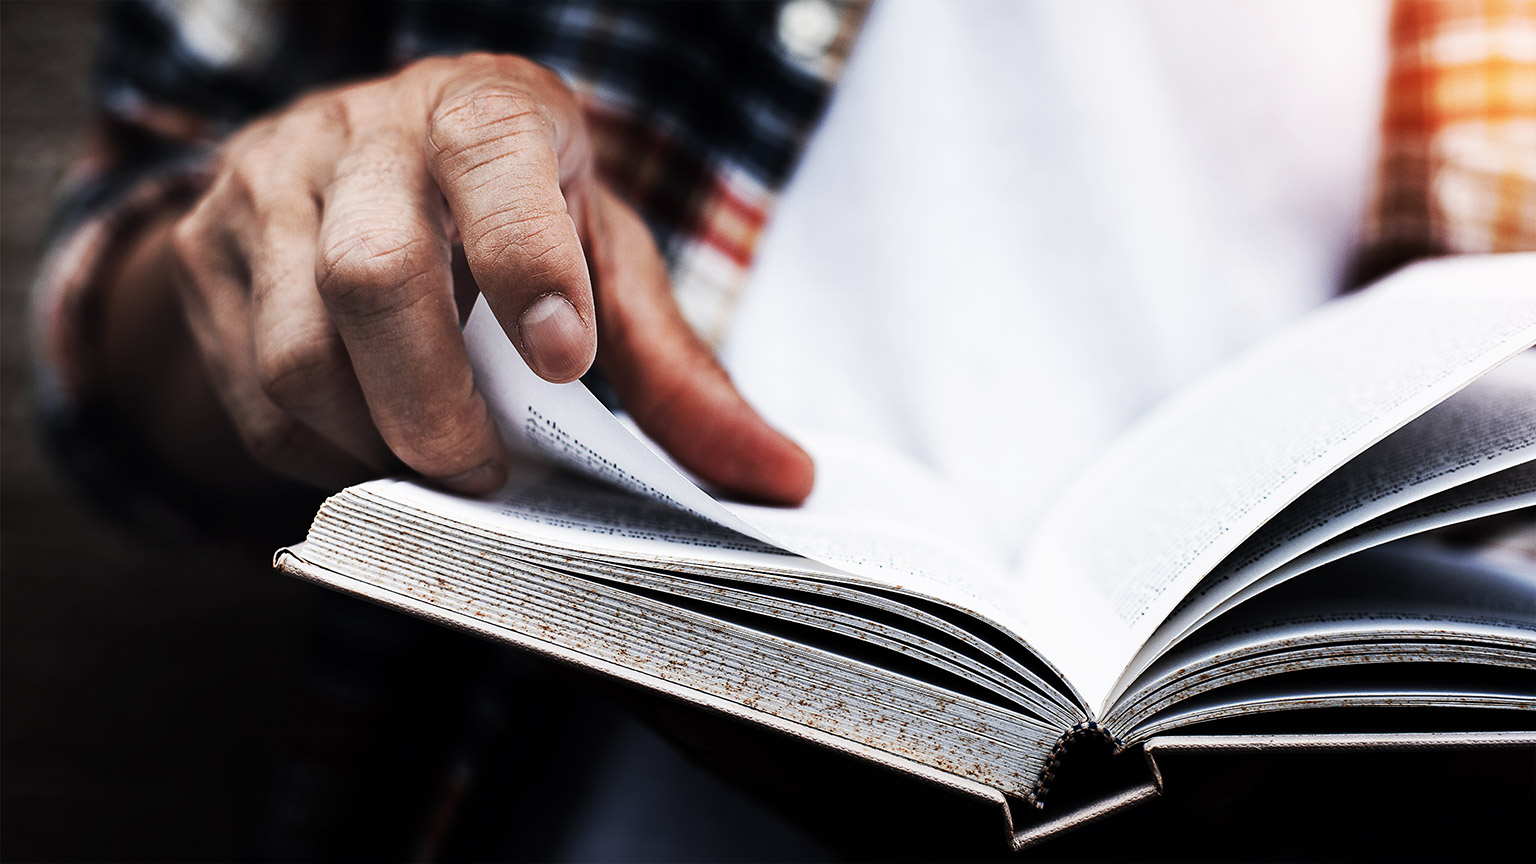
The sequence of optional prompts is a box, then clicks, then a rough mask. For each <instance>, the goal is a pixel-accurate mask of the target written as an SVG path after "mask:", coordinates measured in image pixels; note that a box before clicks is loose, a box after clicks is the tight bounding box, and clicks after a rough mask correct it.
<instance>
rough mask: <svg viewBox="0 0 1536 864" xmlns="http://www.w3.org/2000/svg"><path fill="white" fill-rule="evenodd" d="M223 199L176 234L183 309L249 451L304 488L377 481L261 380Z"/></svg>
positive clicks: (186, 221) (247, 303) (191, 218)
mask: <svg viewBox="0 0 1536 864" xmlns="http://www.w3.org/2000/svg"><path fill="white" fill-rule="evenodd" d="M218 205H219V201H218V198H217V196H210V198H209V199H208V200H205V202H204V204H203V205H202V206H200V207H199V208H198V210H196V211H194V212H193V213H192V214H191V215H190V216H188V217H187V218H186V219H184V220H182V222H181V223H180V224H178V225H177V227H176V229H175V230H174V231H173V233H172V247H173V259H174V261H175V263H176V283H177V288H178V290H179V292H180V294H181V296H182V307H183V309H184V310H185V312H186V316H187V323H188V326H189V328H190V329H191V331H192V334H193V339H194V341H195V342H196V344H197V348H198V351H199V353H200V354H201V356H202V359H203V363H204V365H205V366H206V368H207V370H208V375H209V379H210V381H211V382H212V385H213V388H214V390H215V392H216V393H217V394H218V397H219V400H220V402H221V403H222V405H223V406H224V409H225V411H226V413H227V414H228V415H229V417H230V420H231V422H232V423H233V425H234V426H235V428H236V430H237V431H238V432H239V435H240V438H241V441H242V443H243V444H244V446H245V449H246V450H247V451H248V452H249V453H250V455H251V456H252V458H254V459H255V460H256V462H258V463H259V464H261V465H262V466H263V467H265V468H267V469H268V470H271V471H274V472H276V473H278V474H282V475H284V476H287V477H290V478H292V479H294V480H298V481H300V482H302V483H305V484H308V485H314V486H320V487H323V488H328V489H339V488H342V487H343V486H346V485H349V484H351V483H355V482H357V481H359V480H363V479H366V478H367V477H368V476H370V475H371V473H372V472H370V471H369V470H368V469H367V467H366V466H364V465H362V464H360V463H358V462H357V461H356V460H354V459H352V458H351V457H349V456H348V455H347V454H346V453H344V452H343V451H341V450H340V449H338V448H337V447H336V446H335V445H333V444H331V443H330V442H328V441H326V440H325V439H324V438H323V437H321V436H320V435H319V434H317V433H316V432H314V430H312V429H309V428H308V427H306V426H304V425H303V424H302V423H299V422H298V421H297V420H295V419H294V418H292V417H290V416H288V414H287V413H286V412H284V411H283V410H281V409H280V408H278V407H277V406H276V405H274V404H273V403H272V402H271V400H269V399H268V398H267V396H266V394H265V393H264V392H263V391H262V388H261V385H260V382H259V380H258V378H257V374H256V354H255V346H254V342H253V337H252V333H251V308H250V298H249V296H248V293H247V290H246V286H245V284H244V279H243V275H244V267H243V266H241V265H240V264H239V262H238V261H237V260H236V252H235V249H236V248H237V246H238V244H237V243H236V242H235V241H234V239H233V238H232V237H231V236H230V235H228V234H226V233H224V232H222V231H219V230H216V229H214V228H213V227H211V226H213V225H217V224H220V223H222V222H224V221H225V220H222V219H218V218H216V217H215V216H214V215H213V214H210V213H209V212H208V211H209V210H210V209H217V208H218Z"/></svg>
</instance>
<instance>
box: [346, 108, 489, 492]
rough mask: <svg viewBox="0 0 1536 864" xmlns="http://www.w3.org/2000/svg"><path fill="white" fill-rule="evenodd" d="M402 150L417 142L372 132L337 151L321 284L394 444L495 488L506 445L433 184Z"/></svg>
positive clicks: (406, 458)
mask: <svg viewBox="0 0 1536 864" xmlns="http://www.w3.org/2000/svg"><path fill="white" fill-rule="evenodd" d="M402 147H405V148H406V149H404V150H402V149H401V148H402ZM402 152H404V153H408V154H409V153H413V152H414V151H413V150H412V149H410V147H409V145H406V144H405V142H403V141H399V140H394V139H383V138H381V139H375V140H373V141H371V142H366V143H363V144H361V145H360V146H359V147H358V148H357V149H355V150H353V151H352V152H351V153H349V154H348V155H347V156H345V157H343V159H342V160H341V162H340V163H338V165H337V174H336V178H335V180H333V181H332V183H331V184H330V186H329V187H327V189H326V190H325V195H324V201H323V204H322V213H323V215H322V217H321V227H320V242H319V250H320V254H319V259H318V267H319V271H318V275H317V279H318V281H317V283H316V284H317V287H318V288H319V292H320V296H321V298H322V300H323V302H324V304H325V307H326V309H327V311H329V313H330V315H331V319H332V321H333V322H334V323H335V325H336V329H337V331H338V332H339V333H340V334H341V339H342V342H343V343H344V344H345V346H346V349H347V354H348V355H349V356H350V358H351V361H352V368H353V370H354V371H355V372H356V373H357V380H358V383H359V384H360V385H361V387H362V391H363V395H364V398H365V399H366V400H367V403H368V410H369V413H370V416H371V417H372V418H373V423H374V426H375V427H377V428H378V430H379V433H380V434H381V435H382V436H383V438H384V441H385V443H386V444H388V445H389V448H390V450H391V451H393V452H394V453H395V455H396V456H398V457H400V459H401V460H402V461H403V462H405V464H407V465H409V466H411V467H412V468H414V469H415V470H417V471H419V472H420V473H422V474H423V475H425V476H427V477H430V478H433V479H436V480H438V481H439V482H441V483H443V484H444V485H445V486H448V487H449V488H452V489H454V490H456V491H460V492H465V493H470V494H480V493H485V492H490V491H493V490H494V489H496V488H498V487H499V486H500V485H501V484H502V482H504V480H505V477H506V466H507V464H508V459H507V454H506V450H505V445H504V444H503V443H502V440H501V435H500V433H499V432H498V431H497V429H496V423H495V421H494V420H493V419H492V417H491V414H490V410H489V409H488V408H487V407H486V404H485V400H484V399H483V398H481V396H480V393H479V391H478V390H476V389H475V383H474V375H473V373H472V372H471V371H470V366H469V355H468V352H467V351H466V349H465V347H464V338H463V335H462V334H461V333H460V331H459V326H458V312H457V310H456V308H455V306H454V299H453V285H452V275H451V273H450V270H449V251H448V241H447V239H446V237H445V236H444V234H443V231H442V227H441V215H440V209H439V208H441V206H442V205H441V203H440V198H439V197H438V192H437V189H436V188H435V187H434V186H433V185H432V183H431V180H430V178H428V177H427V176H426V174H425V172H424V171H423V170H422V169H421V168H420V165H419V163H417V162H415V161H414V160H409V159H406V160H402V159H401V158H400V154H401V153H402Z"/></svg>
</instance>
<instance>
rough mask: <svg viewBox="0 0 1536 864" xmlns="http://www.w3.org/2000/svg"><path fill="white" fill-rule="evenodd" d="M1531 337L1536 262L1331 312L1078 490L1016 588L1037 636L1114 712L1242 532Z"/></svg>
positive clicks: (1252, 355) (1143, 427)
mask: <svg viewBox="0 0 1536 864" xmlns="http://www.w3.org/2000/svg"><path fill="white" fill-rule="evenodd" d="M1533 343H1536V255H1518V256H1516V255H1507V256H1485V257H1477V258H1464V259H1454V260H1446V261H1440V262H1432V263H1429V264H1421V265H1417V266H1415V267H1412V268H1409V269H1408V270H1405V271H1403V272H1402V273H1399V274H1397V275H1395V276H1393V277H1391V278H1388V279H1386V280H1383V281H1382V282H1380V283H1378V284H1376V285H1374V286H1372V287H1371V288H1369V289H1367V290H1365V291H1363V292H1361V293H1359V294H1357V295H1354V296H1351V297H1347V298H1344V299H1342V300H1338V301H1335V302H1333V303H1330V304H1328V305H1327V306H1325V307H1323V308H1322V309H1320V310H1318V311H1317V312H1315V313H1313V314H1312V315H1311V316H1309V317H1308V318H1307V319H1305V320H1303V321H1302V322H1300V323H1299V324H1298V325H1297V326H1295V327H1292V328H1290V329H1288V330H1286V331H1284V332H1282V333H1280V334H1279V335H1278V336H1277V337H1275V338H1273V339H1271V340H1269V341H1267V342H1265V343H1263V344H1261V345H1259V346H1258V347H1257V348H1255V349H1254V350H1252V351H1250V352H1248V353H1247V354H1245V355H1244V356H1242V357H1239V358H1238V359H1237V360H1236V361H1234V362H1232V363H1230V364H1228V365H1227V366H1226V367H1225V368H1224V369H1222V370H1221V371H1220V372H1218V373H1217V374H1215V375H1213V376H1211V377H1209V378H1206V379H1204V380H1203V381H1201V382H1200V383H1198V384H1197V385H1196V386H1195V387H1193V388H1192V389H1190V390H1188V391H1185V392H1184V393H1183V394H1182V395H1180V396H1179V397H1178V398H1176V399H1175V400H1174V401H1172V402H1170V403H1168V404H1166V405H1165V406H1164V407H1163V408H1161V409H1159V410H1157V411H1156V412H1154V413H1153V414H1152V415H1150V416H1149V417H1148V418H1147V419H1146V420H1144V421H1143V422H1141V423H1140V424H1138V425H1137V426H1136V427H1135V428H1134V429H1133V430H1132V431H1131V432H1130V433H1129V434H1128V435H1127V436H1126V437H1124V438H1122V439H1121V442H1120V444H1119V445H1117V446H1116V447H1115V449H1114V450H1112V451H1111V452H1110V454H1109V455H1107V456H1106V457H1105V458H1104V459H1102V460H1101V461H1099V462H1098V463H1096V465H1095V467H1094V468H1093V469H1091V470H1090V472H1089V473H1088V475H1087V476H1086V477H1085V478H1084V479H1083V481H1082V482H1080V483H1078V484H1076V485H1074V487H1073V488H1072V490H1070V491H1069V492H1068V493H1067V495H1066V496H1065V498H1064V499H1063V501H1062V503H1061V504H1060V505H1058V506H1057V507H1056V508H1055V509H1054V510H1053V512H1052V514H1051V515H1050V516H1049V517H1047V519H1046V520H1045V522H1044V523H1043V524H1042V526H1041V529H1040V530H1039V531H1038V532H1036V534H1035V536H1034V538H1033V542H1032V544H1031V548H1030V553H1029V555H1028V556H1027V557H1026V559H1025V563H1024V567H1023V570H1022V573H1021V578H1020V580H1019V583H1018V586H1017V590H1016V591H1015V592H1014V594H1013V597H1012V598H1011V599H1012V602H1013V603H1014V604H1015V605H1016V606H1020V607H1026V608H1027V607H1031V606H1032V607H1034V611H1035V612H1036V613H1037V614H1036V615H1033V616H1032V617H1033V618H1035V619H1036V620H1039V621H1041V622H1042V624H1043V626H1042V627H1041V629H1039V630H1037V631H1035V632H1031V633H1030V634H1029V635H1030V639H1031V641H1032V642H1034V644H1036V645H1037V646H1039V647H1040V648H1042V649H1043V650H1044V651H1045V653H1046V654H1047V655H1048V656H1050V658H1051V659H1052V660H1053V661H1054V662H1056V663H1057V664H1058V665H1060V666H1061V667H1063V669H1064V671H1065V672H1066V674H1067V677H1068V678H1070V679H1071V680H1072V682H1073V683H1074V684H1075V685H1076V686H1077V687H1078V688H1079V690H1080V692H1081V693H1082V694H1083V695H1084V696H1085V697H1086V698H1087V699H1088V700H1089V702H1090V704H1100V705H1102V704H1103V702H1104V701H1105V698H1106V697H1107V695H1108V694H1109V693H1110V691H1111V688H1112V687H1113V685H1114V682H1115V680H1116V679H1117V678H1118V677H1119V676H1120V674H1121V672H1122V671H1123V669H1124V667H1125V665H1126V664H1127V663H1128V662H1129V661H1130V660H1131V658H1132V657H1133V655H1134V654H1135V653H1136V650H1137V649H1138V648H1139V646H1140V645H1141V644H1142V643H1143V642H1144V641H1145V640H1146V639H1147V638H1148V637H1149V636H1150V635H1151V634H1152V632H1153V631H1154V630H1155V629H1156V628H1157V626H1158V625H1159V624H1160V623H1161V622H1162V621H1163V619H1164V618H1165V617H1166V616H1167V615H1168V614H1169V613H1170V612H1172V610H1173V608H1174V606H1175V605H1177V604H1178V602H1179V601H1180V600H1182V599H1183V597H1184V596H1185V595H1186V594H1187V593H1188V592H1189V591H1190V590H1191V589H1192V588H1194V587H1195V585H1196V584H1197V583H1198V582H1199V581H1200V579H1201V577H1203V576H1204V575H1205V574H1206V573H1208V572H1209V571H1210V570H1211V569H1212V568H1213V567H1215V566H1216V564H1217V563H1218V562H1220V561H1221V559H1222V558H1224V557H1226V556H1227V555H1228V554H1229V553H1230V552H1232V551H1233V550H1234V549H1235V548H1237V546H1238V545H1239V544H1240V543H1242V541H1243V540H1244V539H1246V538H1247V537H1248V536H1249V535H1251V534H1252V533H1253V532H1254V531H1256V530H1257V529H1258V528H1259V527H1260V526H1261V525H1263V524H1264V523H1265V522H1266V521H1268V520H1269V519H1270V518H1271V517H1273V516H1274V515H1275V514H1276V513H1278V512H1279V511H1280V510H1281V509H1282V508H1284V507H1285V506H1286V505H1287V504H1289V503H1290V502H1292V501H1294V500H1295V499H1296V498H1297V497H1298V496H1300V495H1301V494H1302V493H1303V492H1305V491H1306V490H1307V489H1309V488H1311V487H1312V486H1314V485H1316V484H1317V483H1318V482H1319V481H1320V480H1322V479H1323V478H1324V477H1326V476H1328V475H1329V474H1330V473H1332V472H1333V471H1334V470H1335V469H1337V468H1338V467H1339V466H1341V465H1343V464H1344V463H1345V462H1347V461H1349V460H1350V459H1351V458H1353V457H1354V456H1355V455H1357V454H1359V453H1360V452H1361V451H1363V450H1364V449H1365V448H1366V447H1369V446H1370V445H1371V444H1373V443H1375V442H1376V441H1378V440H1380V439H1381V438H1383V437H1385V436H1386V435H1387V434H1389V433H1390V432H1392V431H1393V430H1395V429H1397V428H1398V427H1400V426H1402V425H1403V424H1404V423H1407V422H1408V421H1409V420H1411V419H1413V418H1414V417H1417V416H1418V415H1419V414H1422V413H1423V412H1424V411H1425V410H1427V409H1428V408H1430V407H1431V406H1433V405H1435V404H1437V403H1439V402H1440V401H1442V400H1444V399H1445V398H1446V397H1448V396H1450V395H1451V394H1452V393H1455V392H1456V391H1457V390H1460V389H1461V388H1462V387H1465V386H1466V385H1467V384H1468V383H1470V382H1471V381H1473V380H1475V379H1476V378H1478V377H1479V376H1481V375H1483V374H1484V373H1486V372H1488V371H1489V370H1490V369H1492V368H1494V367H1495V366H1498V365H1499V364H1500V363H1501V362H1503V361H1505V360H1507V359H1509V358H1510V357H1512V356H1513V355H1515V354H1516V353H1518V352H1519V351H1521V350H1523V349H1524V348H1526V347H1529V346H1530V345H1532V344H1533ZM1038 613H1043V614H1038Z"/></svg>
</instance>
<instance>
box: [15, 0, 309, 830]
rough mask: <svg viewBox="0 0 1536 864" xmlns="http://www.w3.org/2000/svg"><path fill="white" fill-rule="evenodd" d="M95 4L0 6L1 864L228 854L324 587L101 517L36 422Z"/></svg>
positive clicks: (253, 796)
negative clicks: (57, 228)
mask: <svg viewBox="0 0 1536 864" xmlns="http://www.w3.org/2000/svg"><path fill="white" fill-rule="evenodd" d="M101 7H102V4H99V3H95V2H78V0H77V2H17V0H5V2H0V86H3V88H4V89H3V91H0V172H3V173H0V195H3V201H4V206H3V222H0V238H3V245H0V287H3V297H0V302H3V313H0V328H3V329H0V348H3V366H0V376H3V377H0V389H3V391H4V395H3V402H0V410H3V414H0V460H3V461H0V472H3V475H0V580H3V581H0V589H3V598H0V640H3V641H0V681H3V686H4V692H3V703H0V704H3V712H0V733H3V739H0V747H3V754H0V755H3V762H0V766H3V772H4V773H3V801H0V814H3V819H4V824H3V829H4V830H3V843H4V849H3V853H4V856H5V858H7V859H9V860H25V859H73V860H80V859H99V860H109V859H114V858H121V857H123V856H124V855H125V854H128V855H130V856H131V857H165V858H228V857H231V856H234V855H235V854H236V853H237V851H238V850H237V848H236V847H235V845H233V844H234V843H236V842H237V841H238V834H239V831H238V827H239V826H238V823H239V822H240V821H241V819H242V814H243V813H249V812H251V811H252V809H253V807H254V804H255V802H256V800H257V796H259V795H262V794H265V790H263V789H260V788H257V787H256V786H255V785H253V784H252V783H250V782H249V779H250V778H252V777H255V776H259V775H260V773H261V768H262V766H263V765H264V764H265V763H267V762H269V761H270V759H271V757H272V753H271V752H270V743H271V741H272V740H273V735H272V733H271V730H272V729H273V727H274V723H275V722H276V719H277V718H276V712H277V711H278V710H279V707H278V706H279V705H280V704H281V701H282V700H281V698H280V695H279V694H280V693H281V692H282V691H283V689H284V687H285V681H287V680H288V679H290V678H291V677H292V675H293V673H294V669H295V665H296V663H297V658H298V657H299V656H300V652H301V650H302V640H301V638H300V636H299V634H300V633H302V632H303V631H302V623H301V622H302V621H303V620H304V619H305V616H306V615H307V614H309V610H310V609H311V607H312V605H313V603H314V601H315V592H314V591H312V590H310V589H308V588H307V587H305V586H302V585H299V584H298V583H296V582H293V581H290V580H286V579H276V578H273V576H272V574H271V572H270V571H269V570H267V569H266V568H265V567H264V566H263V562H262V561H261V560H259V559H257V560H254V561H251V562H250V564H249V565H248V566H244V567H241V566H233V565H232V564H231V560H232V559H231V558H230V557H226V556H223V555H219V554H217V553H213V552H209V551H202V552H191V551H173V550H168V549H166V548H164V547H151V546H148V545H144V544H142V543H141V542H137V541H134V540H132V539H131V538H128V537H126V536H124V535H122V534H121V533H117V532H116V529H113V528H111V527H109V526H108V525H106V524H105V523H103V522H102V521H99V520H97V519H95V518H93V517H92V515H91V514H90V513H89V512H88V511H87V510H86V509H85V508H84V507H83V505H82V504H81V503H80V501H79V500H78V499H75V498H73V497H71V496H70V494H68V492H67V490H65V489H63V488H61V485H60V482H59V480H58V479H57V478H56V476H55V475H54V474H53V473H52V472H51V471H50V470H49V466H48V464H47V463H46V461H45V459H44V456H43V453H42V452H41V451H40V447H39V442H38V439H37V436H36V434H35V431H34V427H33V415H32V411H31V405H30V402H29V392H28V383H29V376H30V365H29V334H28V309H27V298H28V292H29V290H30V287H31V283H32V279H33V275H34V269H35V267H36V265H37V263H38V260H39V257H40V253H41V251H42V250H41V247H40V244H41V242H42V240H43V237H44V231H45V228H46V225H47V220H48V215H49V208H50V205H51V202H52V200H53V197H54V193H55V191H56V190H57V189H58V187H59V183H60V179H61V177H62V175H63V173H64V171H65V169H66V167H67V166H68V164H69V162H70V160H71V159H72V158H73V157H74V156H75V155H76V154H77V153H78V152H79V148H80V143H81V137H82V133H83V132H84V130H85V129H86V125H87V118H88V98H87V96H88V91H87V83H88V73H89V69H90V62H89V58H90V51H91V47H92V40H93V37H94V33H95V29H96V21H97V18H98V16H99V14H100V12H101Z"/></svg>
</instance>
